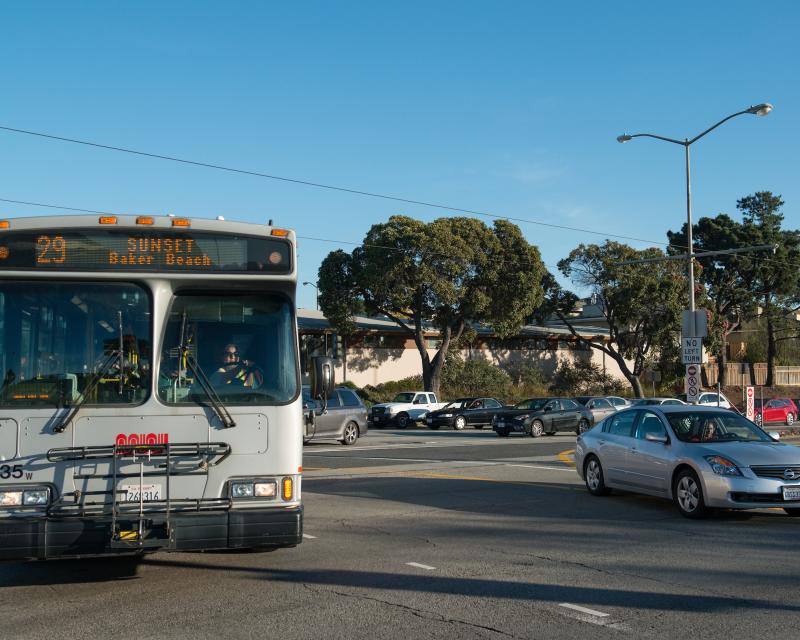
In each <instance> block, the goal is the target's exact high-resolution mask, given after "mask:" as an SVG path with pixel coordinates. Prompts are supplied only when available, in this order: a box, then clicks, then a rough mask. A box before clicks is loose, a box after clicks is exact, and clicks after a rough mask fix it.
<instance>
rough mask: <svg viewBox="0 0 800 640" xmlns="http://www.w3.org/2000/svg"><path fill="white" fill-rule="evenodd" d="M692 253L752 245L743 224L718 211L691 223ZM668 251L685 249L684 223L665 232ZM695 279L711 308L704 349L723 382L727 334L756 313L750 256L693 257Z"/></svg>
mask: <svg viewBox="0 0 800 640" xmlns="http://www.w3.org/2000/svg"><path fill="white" fill-rule="evenodd" d="M692 235H693V243H694V250H695V252H703V251H720V250H725V249H734V248H739V247H745V246H748V245H753V244H754V242H753V241H752V239H751V238H750V237H749V236H748V231H747V229H746V228H745V225H743V224H741V223H739V222H736V221H735V220H733V219H732V218H731V217H730V216H728V215H726V214H724V213H720V214H719V215H718V216H717V217H716V218H708V217H704V218H700V220H698V222H697V224H695V225H692ZM667 237H668V238H669V242H670V245H672V246H671V247H670V252H671V253H673V254H683V253H686V252H687V248H688V238H687V225H686V224H684V225H683V227H682V228H681V230H680V231H678V232H672V231H667ZM697 262H698V263H699V266H700V268H699V269H696V271H697V281H698V282H700V283H701V284H702V286H703V287H704V289H705V294H706V295H707V298H708V301H709V306H710V310H711V318H710V322H709V335H708V338H707V339H706V341H705V346H706V348H707V349H708V350H709V351H710V352H711V353H714V354H715V355H716V358H717V362H718V363H719V383H720V384H722V385H724V384H725V375H726V369H727V366H726V365H727V362H728V355H727V346H726V345H727V340H728V336H729V335H730V334H731V333H732V332H733V331H735V330H736V329H738V328H739V327H740V326H741V324H742V322H745V321H747V320H749V319H751V318H753V317H755V315H756V313H757V301H756V297H755V294H754V292H753V289H752V286H751V284H750V280H749V270H750V259H749V258H748V257H747V256H746V255H744V254H728V255H716V256H709V257H706V258H697Z"/></svg>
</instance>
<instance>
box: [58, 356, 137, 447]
mask: <svg viewBox="0 0 800 640" xmlns="http://www.w3.org/2000/svg"><path fill="white" fill-rule="evenodd" d="M122 360H123V355H122V351H118V350H116V349H114V350H113V351H111V353H109V354H108V357H107V358H106V359H105V360H104V361H103V363H102V364H101V365H100V367H99V368H98V369H97V372H96V373H95V374H94V375H93V376H92V378H91V379H90V380H89V383H88V384H87V385H86V388H85V389H84V390H83V393H81V395H80V397H79V398H78V399H77V400H76V401H75V404H73V405H72V406H71V407H70V409H69V411H67V412H66V413H65V414H64V415H63V417H62V418H60V419H57V420H56V423H55V425H53V433H62V432H63V431H64V430H65V429H66V428H67V427H68V426H69V423H70V422H72V420H73V418H75V415H76V414H77V413H78V411H79V410H80V408H81V407H82V406H83V403H84V402H86V399H87V398H88V397H89V396H90V395H92V392H93V391H94V390H95V387H97V385H98V384H100V381H101V380H102V379H103V378H104V377H105V376H107V375H108V373H109V372H110V371H111V367H113V366H114V365H115V364H116V363H117V362H119V363H120V379H121V378H122V366H123V365H122ZM120 394H122V384H121V383H120Z"/></svg>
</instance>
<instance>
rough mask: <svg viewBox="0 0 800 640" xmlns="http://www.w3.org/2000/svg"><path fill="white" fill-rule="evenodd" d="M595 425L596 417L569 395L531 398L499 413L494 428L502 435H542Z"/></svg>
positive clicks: (588, 427) (578, 432)
mask: <svg viewBox="0 0 800 640" xmlns="http://www.w3.org/2000/svg"><path fill="white" fill-rule="evenodd" d="M593 424H594V416H592V412H591V411H589V410H588V409H587V408H586V407H584V406H583V405H580V404H578V403H577V402H575V401H574V400H570V399H569V398H530V399H528V400H523V401H522V402H519V403H517V404H515V405H514V407H513V408H512V409H510V410H504V411H500V412H498V414H497V415H496V416H495V419H494V421H493V422H492V428H493V429H494V430H495V431H496V432H497V435H498V436H501V437H507V436H509V435H510V434H512V433H524V434H527V435H529V436H531V437H533V438H538V437H539V436H540V435H542V434H543V433H546V434H548V435H553V434H554V433H556V432H557V431H573V432H575V433H577V434H581V433H583V432H585V431H588V430H589V429H590V428H591V426H592V425H593Z"/></svg>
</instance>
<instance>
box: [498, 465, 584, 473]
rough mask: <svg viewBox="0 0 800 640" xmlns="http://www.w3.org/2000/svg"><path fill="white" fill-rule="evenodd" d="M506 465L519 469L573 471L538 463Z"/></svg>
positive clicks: (572, 471)
mask: <svg viewBox="0 0 800 640" xmlns="http://www.w3.org/2000/svg"><path fill="white" fill-rule="evenodd" d="M506 466H507V467H520V468H521V469H547V470H548V471H568V472H569V473H574V470H573V469H564V468H563V467H548V466H545V465H538V464H507V465H506Z"/></svg>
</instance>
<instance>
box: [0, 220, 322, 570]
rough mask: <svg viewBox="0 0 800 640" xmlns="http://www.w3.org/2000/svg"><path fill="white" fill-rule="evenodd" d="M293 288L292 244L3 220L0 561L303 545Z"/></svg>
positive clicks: (96, 223)
mask: <svg viewBox="0 0 800 640" xmlns="http://www.w3.org/2000/svg"><path fill="white" fill-rule="evenodd" d="M296 285H297V269H296V252H295V237H294V234H293V232H291V231H286V230H283V229H276V228H272V227H269V226H261V225H255V224H244V223H236V222H226V221H222V220H198V219H187V218H175V217H168V216H165V217H150V216H138V217H137V216H101V217H99V218H98V217H96V216H63V217H62V216H59V217H38V218H15V219H11V220H3V221H0V378H2V382H0V559H5V560H11V559H47V558H56V557H69V556H72V557H75V556H83V555H104V554H122V553H142V552H146V551H154V550H171V551H186V550H204V549H230V548H256V549H274V548H278V547H290V546H294V545H297V544H299V543H300V542H301V540H302V531H303V507H302V503H301V472H302V438H303V420H304V417H303V411H302V395H301V385H300V369H299V366H298V347H297V323H296V318H295V290H296ZM316 364H317V365H318V368H317V371H319V372H323V373H324V374H325V375H331V367H330V365H329V363H325V362H317V363H316ZM312 383H313V384H314V386H315V390H314V395H315V396H316V395H318V394H319V393H321V394H323V396H324V394H327V393H329V392H330V390H331V389H332V388H333V379H332V375H331V377H330V378H327V379H324V380H323V379H322V377H319V378H316V379H313V380H312ZM320 389H322V391H321V392H320V391H319V390H320Z"/></svg>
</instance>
